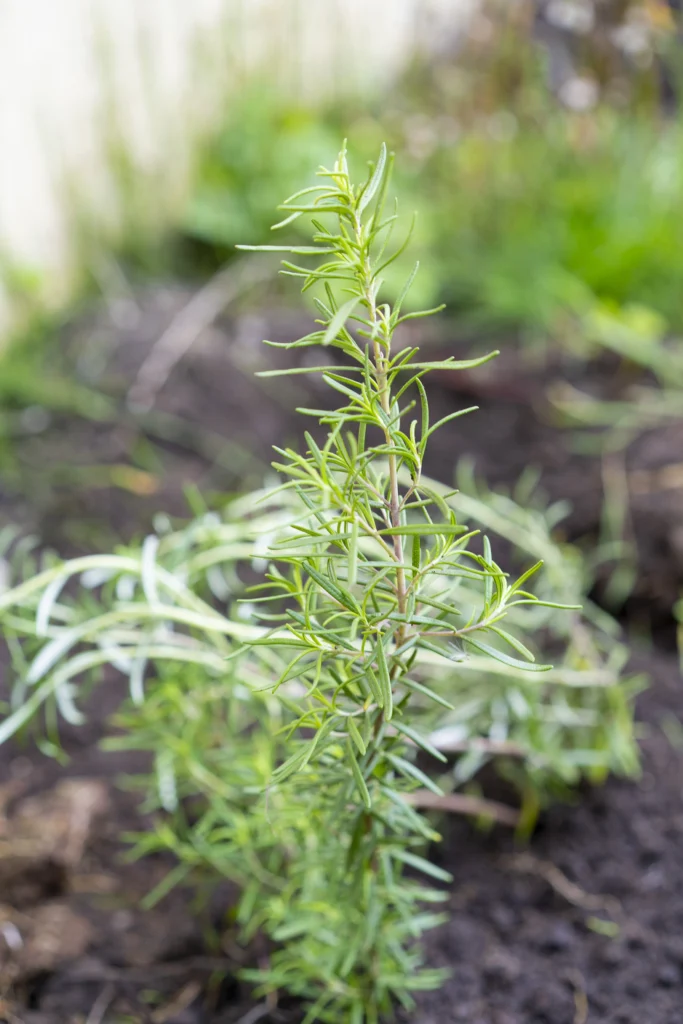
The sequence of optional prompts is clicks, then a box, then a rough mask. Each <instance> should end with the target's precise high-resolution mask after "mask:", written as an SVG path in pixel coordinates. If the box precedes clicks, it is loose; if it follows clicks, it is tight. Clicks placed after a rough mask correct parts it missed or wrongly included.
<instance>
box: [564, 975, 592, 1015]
mask: <svg viewBox="0 0 683 1024" xmlns="http://www.w3.org/2000/svg"><path fill="white" fill-rule="evenodd" d="M567 979H568V980H569V982H570V983H571V985H572V988H573V989H574V1024H586V1022H587V1020H588V996H587V995H586V983H585V981H584V979H583V975H582V974H581V971H578V970H573V969H572V970H570V971H567Z"/></svg>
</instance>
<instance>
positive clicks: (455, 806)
mask: <svg viewBox="0 0 683 1024" xmlns="http://www.w3.org/2000/svg"><path fill="white" fill-rule="evenodd" d="M403 799H404V800H405V801H406V803H408V804H410V806H411V807H418V808H420V809H421V810H429V811H448V812H449V813H452V814H465V815H468V816H469V817H473V818H493V820H494V821H498V822H500V824H501V825H510V826H511V827H512V828H516V827H517V825H518V824H519V819H520V815H519V811H516V810H515V809H514V807H509V806H508V805H507V804H501V803H498V802H497V801H495V800H484V799H483V798H480V797H476V796H465V795H464V794H462V793H445V794H444V795H443V796H437V794H436V793H432V792H431V791H430V790H429V789H416V790H414V792H412V793H404V794H403Z"/></svg>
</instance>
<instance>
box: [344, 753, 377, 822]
mask: <svg viewBox="0 0 683 1024" xmlns="http://www.w3.org/2000/svg"><path fill="white" fill-rule="evenodd" d="M346 754H347V757H348V759H349V763H350V765H351V772H352V774H353V778H354V780H355V783H356V786H357V787H358V792H359V793H360V795H361V799H362V801H363V803H364V805H365V807H366V809H367V810H368V811H369V810H371V808H372V801H371V799H370V793H369V792H368V787H367V785H366V782H365V779H364V778H363V773H362V772H361V770H360V766H359V764H358V761H356V755H355V754H354V752H353V744H352V743H351V740H350V739H349V740H347V741H346Z"/></svg>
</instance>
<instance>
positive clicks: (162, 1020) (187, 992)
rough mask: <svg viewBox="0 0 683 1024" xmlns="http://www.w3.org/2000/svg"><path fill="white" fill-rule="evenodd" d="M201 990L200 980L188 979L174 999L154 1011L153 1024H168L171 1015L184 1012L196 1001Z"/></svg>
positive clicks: (174, 1015)
mask: <svg viewBox="0 0 683 1024" xmlns="http://www.w3.org/2000/svg"><path fill="white" fill-rule="evenodd" d="M201 990H202V986H201V985H200V984H199V982H198V981H188V983H187V985H183V987H182V988H181V989H180V991H179V992H176V994H175V995H174V996H173V998H172V999H170V1000H169V1001H168V1002H167V1003H165V1004H164V1005H163V1006H160V1007H159V1008H158V1009H157V1010H155V1011H154V1012H153V1014H152V1016H151V1021H152V1024H166V1021H168V1020H170V1019H171V1017H176V1016H177V1015H178V1014H180V1013H182V1011H183V1010H186V1009H187V1008H188V1006H190V1005H191V1004H192V1003H193V1002H194V1001H195V999H196V998H197V996H198V995H199V993H200V992H201Z"/></svg>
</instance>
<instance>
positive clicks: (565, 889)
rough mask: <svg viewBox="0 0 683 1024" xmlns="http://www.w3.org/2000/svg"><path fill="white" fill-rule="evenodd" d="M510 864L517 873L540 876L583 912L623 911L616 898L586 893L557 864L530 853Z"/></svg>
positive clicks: (509, 861)
mask: <svg viewBox="0 0 683 1024" xmlns="http://www.w3.org/2000/svg"><path fill="white" fill-rule="evenodd" d="M508 863H509V864H510V866H511V867H512V868H513V870H515V871H522V872H524V873H525V874H529V875H539V876H540V877H541V878H543V879H544V880H545V881H546V882H547V883H548V885H549V886H550V887H551V889H554V890H555V892H556V893H558V894H559V895H560V896H562V897H563V899H565V900H566V901H567V903H571V904H572V905H573V906H575V907H581V909H582V910H590V911H596V910H605V911H607V913H608V914H618V913H619V912H620V911H621V904H620V903H619V900H618V899H616V898H615V897H614V896H602V895H599V894H594V893H590V892H586V891H585V890H584V889H581V888H580V886H578V885H576V884H575V883H574V882H571V881H570V880H569V879H568V878H567V876H566V875H565V874H564V872H562V871H560V869H559V868H558V867H557V865H556V864H552V863H551V862H550V861H546V860H539V859H538V858H537V857H534V856H533V855H532V854H530V853H520V854H517V855H516V856H514V857H510V858H509V859H508Z"/></svg>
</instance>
